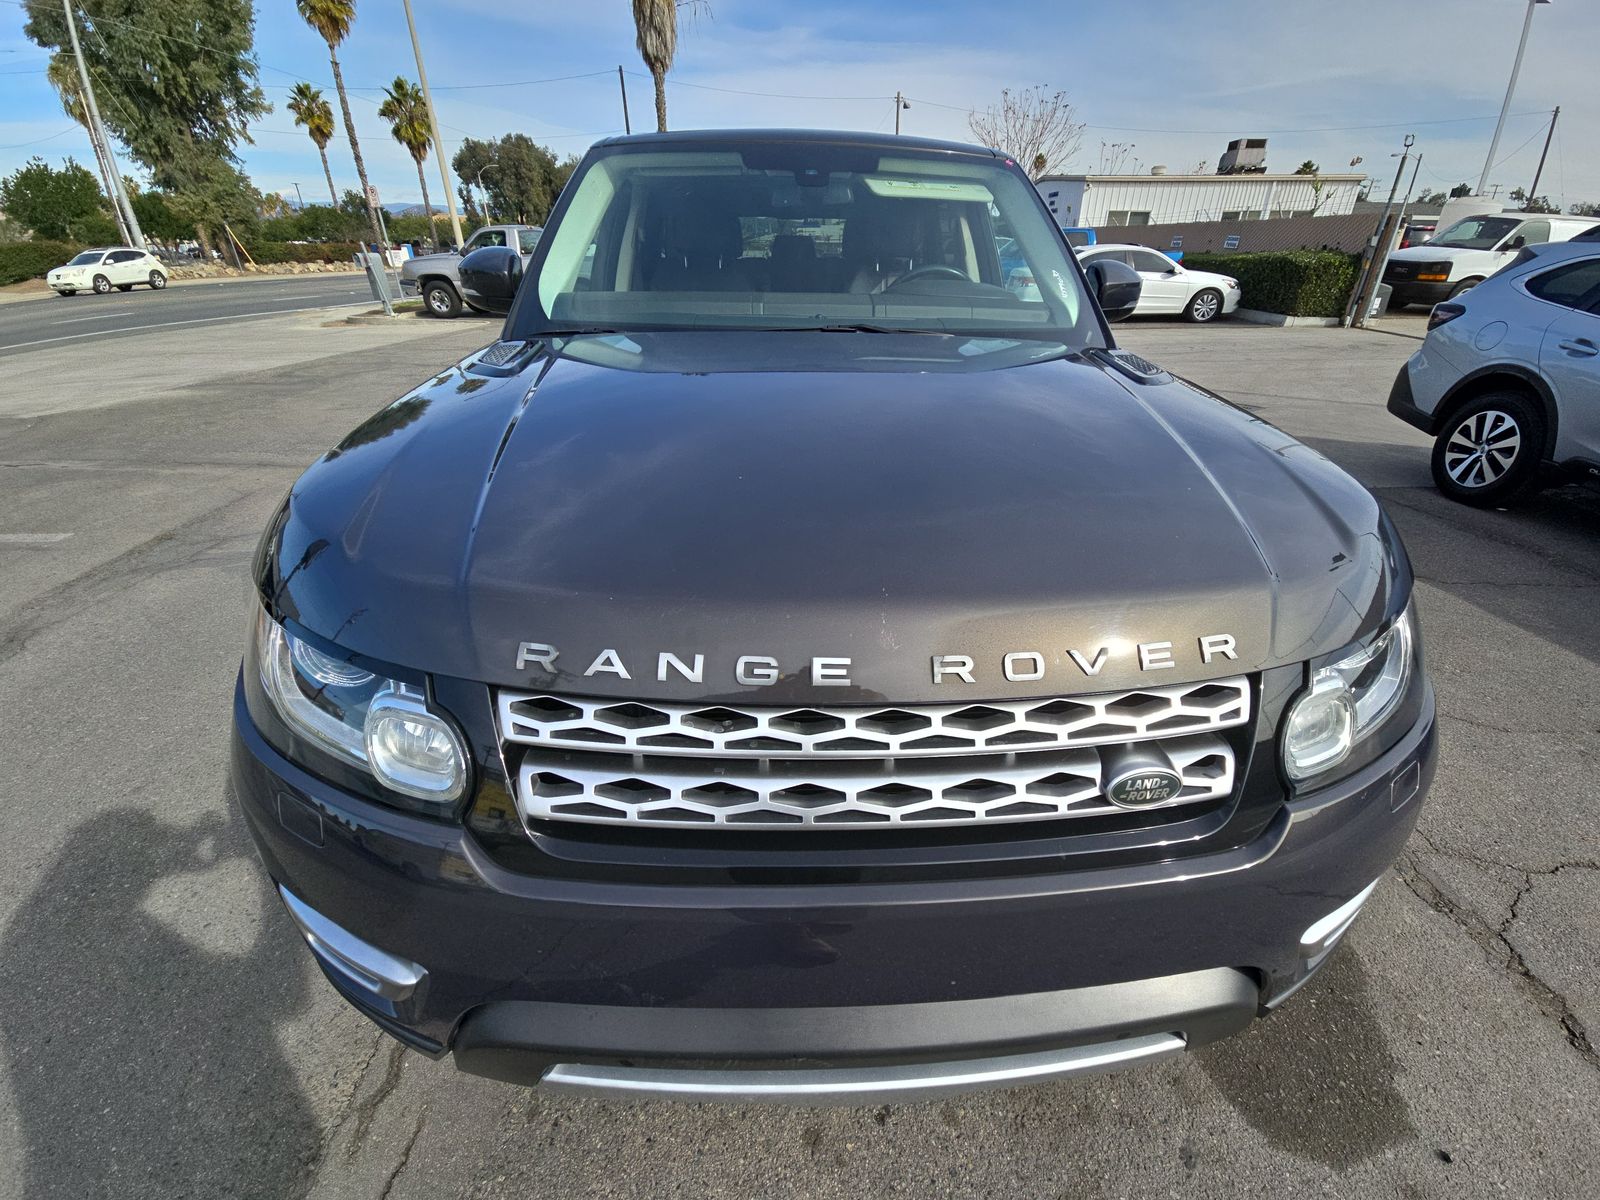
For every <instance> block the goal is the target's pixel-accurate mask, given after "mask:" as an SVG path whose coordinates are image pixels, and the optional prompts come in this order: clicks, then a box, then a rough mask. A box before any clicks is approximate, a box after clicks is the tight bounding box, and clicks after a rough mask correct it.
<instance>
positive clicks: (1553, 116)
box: [1528, 104, 1561, 203]
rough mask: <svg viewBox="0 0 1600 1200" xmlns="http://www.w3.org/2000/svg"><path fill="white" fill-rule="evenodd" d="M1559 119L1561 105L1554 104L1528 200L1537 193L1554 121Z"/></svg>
mask: <svg viewBox="0 0 1600 1200" xmlns="http://www.w3.org/2000/svg"><path fill="white" fill-rule="evenodd" d="M1560 119H1561V105H1559V104H1558V105H1556V110H1555V112H1553V113H1551V114H1550V128H1549V129H1546V130H1545V131H1544V149H1543V150H1541V151H1539V169H1538V170H1536V171H1535V172H1534V173H1533V186H1532V187H1530V188H1529V189H1528V202H1529V203H1532V202H1533V198H1534V197H1535V196H1537V195H1538V194H1539V176H1541V175H1543V174H1544V160H1545V158H1546V156H1548V155H1549V153H1550V139H1551V138H1553V137H1554V136H1555V135H1556V122H1557V121H1559V120H1560Z"/></svg>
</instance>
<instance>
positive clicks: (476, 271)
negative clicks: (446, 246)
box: [458, 246, 522, 315]
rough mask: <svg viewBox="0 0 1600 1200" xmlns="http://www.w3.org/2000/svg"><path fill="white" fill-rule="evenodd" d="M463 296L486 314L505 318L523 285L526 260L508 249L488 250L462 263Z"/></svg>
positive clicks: (486, 247) (494, 248) (486, 248)
mask: <svg viewBox="0 0 1600 1200" xmlns="http://www.w3.org/2000/svg"><path fill="white" fill-rule="evenodd" d="M458 271H459V273H460V275H461V294H462V296H463V297H464V298H465V299H466V301H467V303H468V304H470V305H472V306H473V307H474V308H481V309H483V310H484V311H486V312H492V313H500V314H502V315H503V314H505V313H508V312H510V311H511V303H512V301H514V300H515V299H516V298H517V288H518V287H520V286H521V284H522V256H521V255H520V254H518V253H517V252H516V251H515V250H512V249H510V248H509V247H506V246H485V247H483V248H482V249H481V250H474V251H473V252H472V253H471V254H469V255H467V256H466V257H465V258H463V259H462V260H461V266H460V267H459V268H458Z"/></svg>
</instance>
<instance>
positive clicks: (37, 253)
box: [0, 242, 83, 286]
mask: <svg viewBox="0 0 1600 1200" xmlns="http://www.w3.org/2000/svg"><path fill="white" fill-rule="evenodd" d="M81 249H83V247H82V246H73V245H71V244H69V243H67V242H12V243H11V244H10V245H5V246H0V286H4V285H5V284H8V283H21V282H23V281H24V280H27V279H43V278H44V276H45V274H46V273H47V272H48V271H50V270H52V269H54V268H56V267H59V266H60V265H61V264H62V263H64V262H66V261H67V260H68V259H70V258H71V257H72V256H73V255H75V254H77V253H78V251H79V250H81Z"/></svg>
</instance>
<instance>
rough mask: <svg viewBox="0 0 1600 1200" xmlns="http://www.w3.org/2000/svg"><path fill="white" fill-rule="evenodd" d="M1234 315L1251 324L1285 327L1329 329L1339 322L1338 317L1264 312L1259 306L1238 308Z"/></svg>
mask: <svg viewBox="0 0 1600 1200" xmlns="http://www.w3.org/2000/svg"><path fill="white" fill-rule="evenodd" d="M1233 315H1234V317H1235V318H1236V319H1237V320H1240V321H1244V322H1247V323H1248V324H1251V325H1277V326H1280V327H1283V328H1294V327H1296V326H1315V327H1317V328H1322V329H1327V328H1331V327H1333V326H1337V325H1338V324H1339V318H1338V317H1290V316H1286V315H1285V314H1283V313H1274V312H1262V311H1261V310H1260V309H1259V308H1236V309H1234V311H1233Z"/></svg>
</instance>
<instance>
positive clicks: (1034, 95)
mask: <svg viewBox="0 0 1600 1200" xmlns="http://www.w3.org/2000/svg"><path fill="white" fill-rule="evenodd" d="M967 125H968V127H969V128H971V130H972V135H973V137H975V138H977V139H978V140H979V141H980V142H982V143H983V144H984V145H985V146H990V147H992V148H993V149H996V150H1001V151H1004V152H1005V153H1006V154H1009V155H1010V156H1011V157H1012V158H1014V159H1015V160H1016V161H1017V162H1018V163H1020V164H1021V166H1022V169H1023V170H1025V171H1026V172H1028V177H1029V178H1030V179H1034V180H1038V179H1040V178H1042V177H1043V176H1044V174H1045V173H1046V172H1047V171H1052V170H1055V171H1059V170H1061V169H1062V168H1063V167H1065V166H1066V165H1067V164H1068V163H1069V162H1070V161H1071V160H1072V156H1073V155H1074V154H1076V153H1077V152H1078V146H1079V144H1080V143H1081V142H1082V141H1083V128H1084V126H1083V122H1082V121H1079V120H1078V119H1077V110H1076V109H1074V108H1073V107H1072V105H1071V103H1070V102H1068V100H1067V94H1066V93H1065V92H1055V93H1053V94H1048V93H1046V92H1045V90H1044V88H1043V87H1031V88H1024V89H1023V90H1022V91H1020V92H1013V91H1012V90H1011V89H1010V88H1007V89H1006V90H1005V91H1003V92H1001V93H1000V103H999V104H997V105H993V106H991V107H990V108H988V109H985V110H984V111H983V112H981V113H980V112H972V113H969V114H967Z"/></svg>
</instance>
